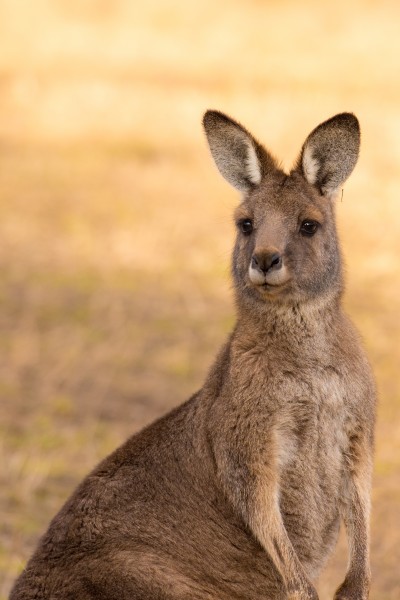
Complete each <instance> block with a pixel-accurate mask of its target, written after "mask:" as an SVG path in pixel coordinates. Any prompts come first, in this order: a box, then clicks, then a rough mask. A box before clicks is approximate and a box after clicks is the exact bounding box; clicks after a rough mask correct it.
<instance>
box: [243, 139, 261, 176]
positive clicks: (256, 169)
mask: <svg viewBox="0 0 400 600" xmlns="http://www.w3.org/2000/svg"><path fill="white" fill-rule="evenodd" d="M245 168H246V171H247V176H248V178H249V179H250V181H251V183H254V185H259V183H261V165H260V161H259V160H258V156H257V152H256V151H255V149H254V146H253V144H252V142H251V141H250V140H248V141H247V159H246V164H245Z"/></svg>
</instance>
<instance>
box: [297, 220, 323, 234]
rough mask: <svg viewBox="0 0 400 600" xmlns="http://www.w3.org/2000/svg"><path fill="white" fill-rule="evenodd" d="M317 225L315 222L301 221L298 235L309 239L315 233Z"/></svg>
mask: <svg viewBox="0 0 400 600" xmlns="http://www.w3.org/2000/svg"><path fill="white" fill-rule="evenodd" d="M318 227H319V223H318V222H317V221H309V220H306V221H303V222H302V224H301V227H300V233H302V234H303V235H308V236H309V237H311V236H312V235H314V233H315V232H316V231H317V229H318Z"/></svg>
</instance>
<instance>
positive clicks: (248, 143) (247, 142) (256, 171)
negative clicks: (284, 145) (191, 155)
mask: <svg viewBox="0 0 400 600" xmlns="http://www.w3.org/2000/svg"><path fill="white" fill-rule="evenodd" d="M203 125H204V129H205V132H206V136H207V140H208V145H209V147H210V150H211V154H212V157H213V159H214V161H215V164H216V165H217V167H218V169H219V171H220V173H221V175H222V176H223V177H225V179H226V180H227V181H228V183H230V184H231V185H233V187H235V188H236V189H238V190H240V191H241V192H248V191H249V190H250V189H252V188H254V187H256V186H257V185H259V183H260V182H261V179H262V178H263V176H264V175H265V174H266V173H267V172H268V171H272V170H275V169H276V168H277V167H276V164H275V161H274V159H273V158H272V157H271V156H270V155H269V154H268V152H267V151H266V150H265V149H264V148H263V147H262V146H261V144H259V143H258V142H257V141H256V140H255V139H254V138H253V136H252V135H251V134H250V133H249V132H248V131H247V130H246V129H245V128H244V127H242V125H240V124H239V123H236V121H233V120H232V119H230V118H229V117H227V116H226V115H224V114H223V113H220V112H218V111H215V110H208V111H207V112H206V113H205V115H204V118H203Z"/></svg>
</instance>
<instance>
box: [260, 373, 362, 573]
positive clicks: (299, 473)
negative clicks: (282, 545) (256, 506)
mask: <svg viewBox="0 0 400 600" xmlns="http://www.w3.org/2000/svg"><path fill="white" fill-rule="evenodd" d="M270 386H271V388H272V389H273V388H275V392H278V389H279V392H278V395H277V396H275V398H276V400H277V403H276V407H275V408H276V412H275V414H274V427H273V431H272V435H273V437H274V440H275V448H276V459H277V466H278V473H279V478H280V505H281V511H282V517H283V520H284V522H285V524H286V527H287V530H288V532H289V535H290V537H291V540H292V543H293V545H294V546H295V548H296V550H297V552H298V554H299V556H300V557H302V558H303V562H305V563H306V564H308V567H309V569H310V572H313V573H316V572H318V571H319V569H320V568H321V567H322V565H323V562H324V558H325V556H327V555H328V554H329V552H330V550H331V547H332V546H333V544H334V543H335V541H336V538H337V533H338V527H339V508H340V501H341V497H342V494H343V490H344V488H345V482H346V460H345V456H346V453H347V452H348V448H349V439H350V431H351V429H352V425H353V423H352V419H353V416H352V413H351V410H349V408H350V405H351V396H352V389H351V387H352V386H351V383H350V384H349V382H348V379H347V377H346V375H345V374H343V373H341V372H340V371H339V370H338V369H337V368H335V367H333V366H328V365H325V366H323V365H318V364H314V365H313V367H310V368H308V369H303V371H302V373H301V377H299V376H294V375H293V374H289V372H286V374H285V373H284V374H283V375H282V376H281V377H277V378H276V381H275V382H274V381H270ZM272 389H271V391H272ZM311 540H312V542H311ZM305 566H306V565H305Z"/></svg>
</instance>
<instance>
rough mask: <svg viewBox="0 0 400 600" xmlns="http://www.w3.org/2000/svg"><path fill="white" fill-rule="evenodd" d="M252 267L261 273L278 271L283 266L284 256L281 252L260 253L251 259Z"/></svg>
mask: <svg viewBox="0 0 400 600" xmlns="http://www.w3.org/2000/svg"><path fill="white" fill-rule="evenodd" d="M251 266H252V267H253V269H256V270H257V271H261V273H268V271H272V270H278V269H280V268H281V266H282V256H281V254H279V252H273V253H271V252H258V253H256V254H253V256H252V257H251Z"/></svg>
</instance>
